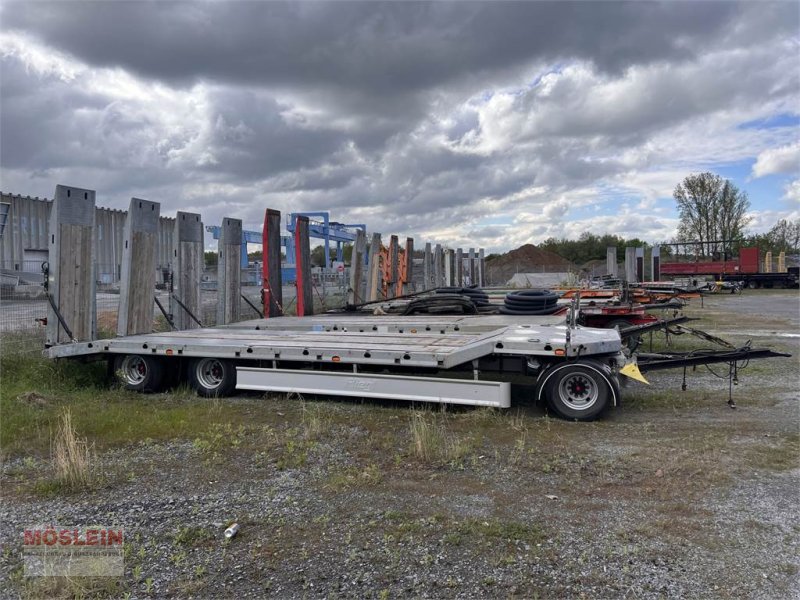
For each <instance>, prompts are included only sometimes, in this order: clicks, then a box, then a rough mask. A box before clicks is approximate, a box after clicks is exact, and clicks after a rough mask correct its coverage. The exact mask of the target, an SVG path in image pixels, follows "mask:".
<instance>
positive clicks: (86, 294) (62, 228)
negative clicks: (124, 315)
mask: <svg viewBox="0 0 800 600" xmlns="http://www.w3.org/2000/svg"><path fill="white" fill-rule="evenodd" d="M94 202H95V192H94V190H84V189H81V188H76V187H68V186H65V185H57V186H56V193H55V196H54V197H53V206H52V208H51V209H50V223H49V228H50V236H49V240H48V242H49V244H48V250H49V257H48V258H49V260H48V263H49V265H50V272H49V274H48V278H47V286H48V289H47V292H48V294H50V296H51V298H52V300H53V303H54V304H55V305H56V307H58V311H59V312H60V313H61V316H62V317H63V318H64V322H65V323H66V325H67V327H68V328H69V329H70V331H71V332H72V337H73V338H74V339H76V340H78V341H79V342H84V341H89V340H94V339H96V338H97V300H96V296H95V285H96V283H95V282H96V281H97V278H96V277H95V263H96V256H95V244H94V219H95V208H94ZM70 341H72V340H71V338H70V336H69V335H68V334H67V332H66V331H65V330H64V328H63V327H62V325H61V323H60V322H59V319H58V317H57V316H56V313H55V311H54V310H53V308H52V307H51V306H50V305H49V303H48V307H47V341H46V345H47V346H53V345H55V344H60V343H64V342H70Z"/></svg>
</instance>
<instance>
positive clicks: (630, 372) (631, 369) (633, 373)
mask: <svg viewBox="0 0 800 600" xmlns="http://www.w3.org/2000/svg"><path fill="white" fill-rule="evenodd" d="M619 372H620V373H622V374H623V375H627V376H628V377H630V378H631V379H635V380H636V381H641V382H642V383H646V384H647V385H650V382H649V381H647V379H645V378H644V375H642V372H641V371H640V370H639V365H637V364H636V363H635V362H631V363H628V364H627V365H625V366H624V367H622V368H621V369H620V370H619Z"/></svg>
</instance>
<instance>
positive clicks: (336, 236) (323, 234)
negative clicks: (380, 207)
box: [286, 211, 367, 267]
mask: <svg viewBox="0 0 800 600" xmlns="http://www.w3.org/2000/svg"><path fill="white" fill-rule="evenodd" d="M300 216H302V217H322V221H321V222H320V221H317V220H311V219H309V222H308V233H309V236H310V237H312V238H317V239H322V240H325V265H326V267H330V266H331V241H334V242H336V260H338V261H340V262H341V261H342V260H343V258H344V248H343V246H342V244H345V243H352V242H354V241H355V239H356V233H355V230H356V229H361V230H362V231H363V232H364V233H366V232H367V226H366V225H364V224H363V223H357V224H347V223H337V222H336V221H331V220H330V213H329V212H328V211H319V212H296V213H290V214H289V216H288V217H287V218H286V229H287V230H288V231H289V233H294V229H295V224H296V223H297V217H300ZM289 237H290V238H291V239H290V240H289V242H288V243H287V244H286V260H287V262H289V263H294V238H293V237H292V236H289Z"/></svg>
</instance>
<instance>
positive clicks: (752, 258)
mask: <svg viewBox="0 0 800 600" xmlns="http://www.w3.org/2000/svg"><path fill="white" fill-rule="evenodd" d="M760 267H761V259H760V255H759V250H758V248H757V247H749V248H742V249H741V250H739V258H737V259H733V260H717V261H695V262H665V263H661V275H670V276H681V277H692V276H695V275H713V276H714V277H715V278H716V279H717V280H718V281H739V282H742V283H743V285H744V286H745V287H749V288H761V287H764V288H781V287H784V288H796V287H798V279H799V278H798V268H797V267H789V269H788V270H787V271H785V272H783V273H764V272H763V271H762V270H761V268H760Z"/></svg>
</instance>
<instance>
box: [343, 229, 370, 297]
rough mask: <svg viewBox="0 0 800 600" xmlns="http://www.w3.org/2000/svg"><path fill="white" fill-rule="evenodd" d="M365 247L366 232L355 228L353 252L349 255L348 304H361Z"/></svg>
mask: <svg viewBox="0 0 800 600" xmlns="http://www.w3.org/2000/svg"><path fill="white" fill-rule="evenodd" d="M366 249H367V234H366V233H365V232H364V230H363V229H358V230H356V240H355V242H354V243H353V254H352V255H351V257H350V289H349V290H347V303H348V304H349V305H350V306H355V305H356V304H361V303H362V302H363V301H364V296H363V293H362V291H361V288H362V286H363V283H364V254H365V252H366Z"/></svg>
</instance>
